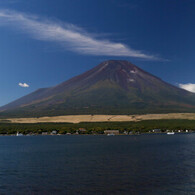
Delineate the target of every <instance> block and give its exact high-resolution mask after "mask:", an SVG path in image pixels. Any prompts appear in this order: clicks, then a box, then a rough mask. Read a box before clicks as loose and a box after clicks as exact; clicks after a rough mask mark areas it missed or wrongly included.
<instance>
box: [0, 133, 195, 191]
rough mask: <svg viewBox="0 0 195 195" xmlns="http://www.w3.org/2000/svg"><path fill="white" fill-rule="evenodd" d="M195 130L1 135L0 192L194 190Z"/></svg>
mask: <svg viewBox="0 0 195 195" xmlns="http://www.w3.org/2000/svg"><path fill="white" fill-rule="evenodd" d="M194 192H195V134H176V135H173V136H169V135H140V136H110V137H108V136H93V135H90V136H89V135H88V136H84V135H80V136H79V135H78V136H32V137H30V136H29V137H11V136H10V137H0V194H3V193H5V194H14V193H18V194H193V193H194Z"/></svg>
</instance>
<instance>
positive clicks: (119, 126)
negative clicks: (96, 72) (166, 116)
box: [0, 120, 195, 135]
mask: <svg viewBox="0 0 195 195" xmlns="http://www.w3.org/2000/svg"><path fill="white" fill-rule="evenodd" d="M105 130H118V134H121V135H133V134H142V133H166V132H178V133H183V132H194V131H195V120H147V121H139V122H91V123H77V124H73V123H36V124H19V123H0V135H16V134H17V133H20V134H21V135H57V134H58V135H61V134H105Z"/></svg>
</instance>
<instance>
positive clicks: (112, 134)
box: [107, 133, 115, 136]
mask: <svg viewBox="0 0 195 195" xmlns="http://www.w3.org/2000/svg"><path fill="white" fill-rule="evenodd" d="M114 135H115V134H114V133H108V134H107V136H114Z"/></svg>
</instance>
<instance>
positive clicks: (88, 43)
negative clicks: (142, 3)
mask: <svg viewBox="0 0 195 195" xmlns="http://www.w3.org/2000/svg"><path fill="white" fill-rule="evenodd" d="M0 23H1V25H7V26H10V27H14V28H17V29H19V30H21V31H22V32H25V33H27V34H29V35H31V36H32V38H34V39H38V40H42V41H51V42H55V43H58V44H60V45H61V46H63V47H64V48H65V49H67V50H70V51H73V52H77V53H80V54H87V55H99V56H126V57H135V58H140V59H148V60H162V59H160V58H158V57H156V56H154V55H149V54H146V53H145V52H142V51H139V50H135V49H132V48H131V47H129V46H127V45H125V44H123V43H120V42H118V43H116V42H113V41H110V40H106V39H100V38H99V37H98V36H95V35H93V34H90V33H88V32H86V31H85V30H83V29H81V28H79V27H77V26H75V25H72V24H67V23H60V22H54V21H51V20H48V19H42V18H40V17H38V16H35V15H30V14H24V13H20V12H15V11H10V10H0Z"/></svg>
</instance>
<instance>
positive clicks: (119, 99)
mask: <svg viewBox="0 0 195 195" xmlns="http://www.w3.org/2000/svg"><path fill="white" fill-rule="evenodd" d="M194 111H195V94H194V93H191V92H188V91H186V90H183V89H180V88H177V87H175V86H173V85H170V84H168V83H166V82H164V81H162V80H161V79H159V78H158V77H155V76H153V75H151V74H149V73H147V72H145V71H143V70H142V69H140V68H138V67H137V66H135V65H133V64H132V63H130V62H128V61H124V60H109V61H105V62H102V63H101V64H99V65H98V66H96V67H94V68H93V69H91V70H89V71H87V72H85V73H83V74H81V75H79V76H76V77H73V78H72V79H70V80H68V81H65V82H63V83H61V84H59V85H57V86H54V87H50V88H42V89H38V90H37V91H35V92H33V93H31V94H29V95H27V96H24V97H22V98H20V99H18V100H16V101H14V102H11V103H9V104H7V105H5V106H3V107H1V108H0V116H6V115H7V116H8V115H9V116H54V115H67V114H143V113H167V112H194Z"/></svg>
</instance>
